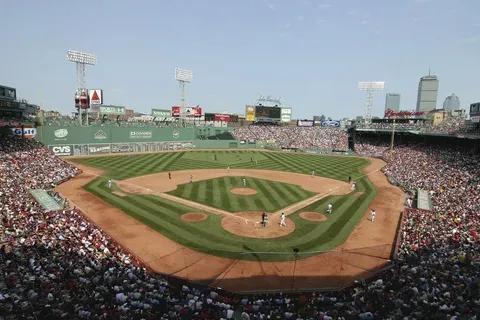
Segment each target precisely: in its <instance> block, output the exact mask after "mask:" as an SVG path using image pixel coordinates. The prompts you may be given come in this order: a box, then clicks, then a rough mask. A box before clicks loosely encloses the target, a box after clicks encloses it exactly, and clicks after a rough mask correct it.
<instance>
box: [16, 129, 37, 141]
mask: <svg viewBox="0 0 480 320" xmlns="http://www.w3.org/2000/svg"><path fill="white" fill-rule="evenodd" d="M12 132H13V134H14V135H16V136H23V137H24V138H27V139H32V138H35V136H36V135H37V129H36V128H25V127H24V128H23V129H22V127H15V128H12Z"/></svg>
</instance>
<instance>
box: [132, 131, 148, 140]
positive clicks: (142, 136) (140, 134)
mask: <svg viewBox="0 0 480 320" xmlns="http://www.w3.org/2000/svg"><path fill="white" fill-rule="evenodd" d="M152 136H153V134H152V131H150V130H132V131H130V135H129V138H130V139H131V140H146V139H152Z"/></svg>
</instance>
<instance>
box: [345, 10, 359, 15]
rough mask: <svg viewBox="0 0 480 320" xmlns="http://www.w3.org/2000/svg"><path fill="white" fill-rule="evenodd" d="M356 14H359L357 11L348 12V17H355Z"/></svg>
mask: <svg viewBox="0 0 480 320" xmlns="http://www.w3.org/2000/svg"><path fill="white" fill-rule="evenodd" d="M356 14H357V11H355V10H348V11H347V16H354V15H356Z"/></svg>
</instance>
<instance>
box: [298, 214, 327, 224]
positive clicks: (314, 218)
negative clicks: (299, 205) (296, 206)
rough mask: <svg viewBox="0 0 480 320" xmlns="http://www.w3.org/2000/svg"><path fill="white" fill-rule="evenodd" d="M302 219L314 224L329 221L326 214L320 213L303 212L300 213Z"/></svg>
mask: <svg viewBox="0 0 480 320" xmlns="http://www.w3.org/2000/svg"><path fill="white" fill-rule="evenodd" d="M300 217H301V218H303V219H305V220H308V221H313V222H322V221H325V220H327V217H326V216H325V215H324V214H321V213H318V212H302V213H300Z"/></svg>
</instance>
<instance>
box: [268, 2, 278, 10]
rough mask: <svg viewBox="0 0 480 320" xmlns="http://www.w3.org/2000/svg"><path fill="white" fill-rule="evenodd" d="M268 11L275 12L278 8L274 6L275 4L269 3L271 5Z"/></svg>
mask: <svg viewBox="0 0 480 320" xmlns="http://www.w3.org/2000/svg"><path fill="white" fill-rule="evenodd" d="M268 9H270V10H275V9H276V7H275V5H274V4H273V3H269V4H268Z"/></svg>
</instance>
